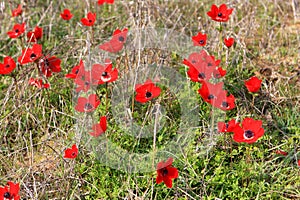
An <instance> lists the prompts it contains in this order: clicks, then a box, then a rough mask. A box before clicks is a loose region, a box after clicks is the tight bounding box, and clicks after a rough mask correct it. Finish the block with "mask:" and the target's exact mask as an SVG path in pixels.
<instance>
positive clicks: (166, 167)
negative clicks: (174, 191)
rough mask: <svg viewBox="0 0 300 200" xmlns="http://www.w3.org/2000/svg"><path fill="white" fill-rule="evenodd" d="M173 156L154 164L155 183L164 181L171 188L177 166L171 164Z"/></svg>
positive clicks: (176, 175) (176, 173) (176, 172)
mask: <svg viewBox="0 0 300 200" xmlns="http://www.w3.org/2000/svg"><path fill="white" fill-rule="evenodd" d="M172 163H173V158H169V159H168V160H167V161H166V162H163V161H162V162H159V163H158V164H157V166H156V172H157V177H156V183H157V184H159V183H161V182H164V183H165V184H166V186H167V187H168V188H172V179H175V178H177V177H178V170H177V168H175V167H173V166H172Z"/></svg>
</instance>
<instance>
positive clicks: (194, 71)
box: [183, 59, 213, 82]
mask: <svg viewBox="0 0 300 200" xmlns="http://www.w3.org/2000/svg"><path fill="white" fill-rule="evenodd" d="M183 64H185V65H186V66H188V67H189V70H188V71H187V74H188V76H189V77H190V78H191V81H193V82H202V81H206V80H209V79H210V78H211V77H212V72H213V68H212V67H207V64H206V63H205V62H200V63H199V64H197V65H193V64H192V63H191V62H190V61H189V60H187V59H184V60H183Z"/></svg>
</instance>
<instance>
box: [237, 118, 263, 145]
mask: <svg viewBox="0 0 300 200" xmlns="http://www.w3.org/2000/svg"><path fill="white" fill-rule="evenodd" d="M263 135H264V129H263V128H262V121H261V120H254V119H252V118H245V119H244V120H243V122H242V126H239V125H237V126H235V127H234V129H233V140H234V141H236V142H245V143H248V144H251V143H254V142H256V141H257V140H258V138H260V137H262V136H263Z"/></svg>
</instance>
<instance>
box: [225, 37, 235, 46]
mask: <svg viewBox="0 0 300 200" xmlns="http://www.w3.org/2000/svg"><path fill="white" fill-rule="evenodd" d="M224 44H225V45H226V47H227V48H230V47H231V46H232V45H233V44H234V38H232V37H231V38H224Z"/></svg>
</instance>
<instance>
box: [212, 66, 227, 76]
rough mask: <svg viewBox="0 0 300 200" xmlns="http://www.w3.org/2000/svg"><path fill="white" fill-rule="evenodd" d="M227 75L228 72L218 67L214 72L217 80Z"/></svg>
mask: <svg viewBox="0 0 300 200" xmlns="http://www.w3.org/2000/svg"><path fill="white" fill-rule="evenodd" d="M225 75H226V70H225V69H223V68H222V67H217V68H216V69H215V70H214V71H213V76H214V77H215V78H222V77H224V76H225Z"/></svg>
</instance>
